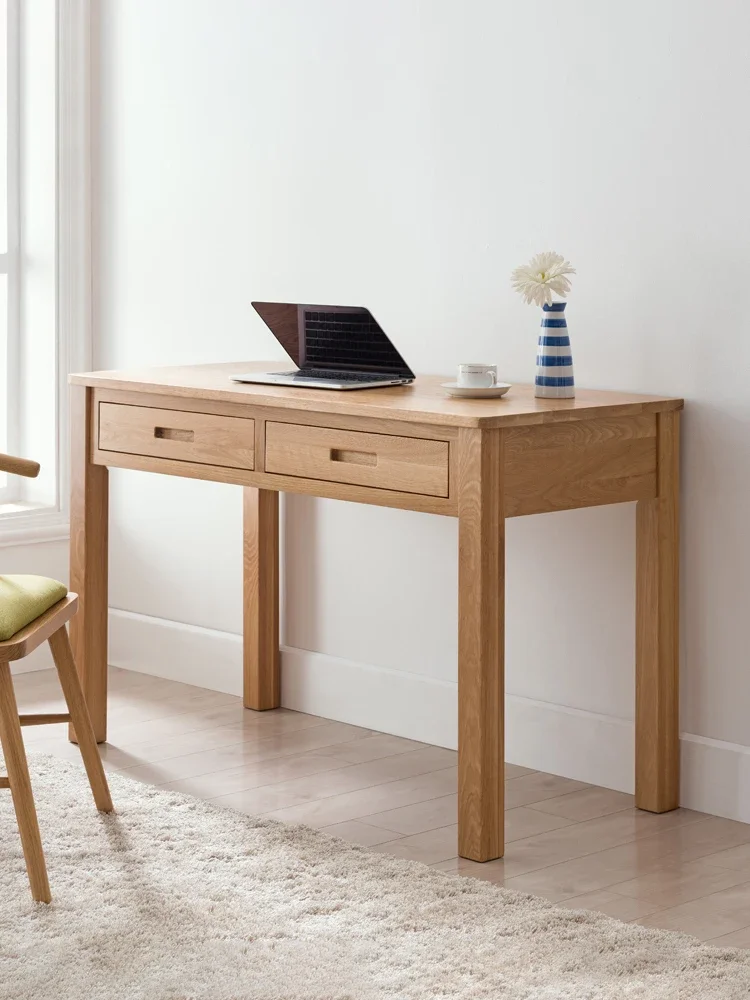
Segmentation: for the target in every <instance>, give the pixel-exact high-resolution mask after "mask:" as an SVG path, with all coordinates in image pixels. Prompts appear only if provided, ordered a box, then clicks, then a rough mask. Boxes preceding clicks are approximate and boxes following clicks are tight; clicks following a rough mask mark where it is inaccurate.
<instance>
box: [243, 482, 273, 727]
mask: <svg viewBox="0 0 750 1000" xmlns="http://www.w3.org/2000/svg"><path fill="white" fill-rule="evenodd" d="M243 508H244V555H243V572H244V629H243V631H244V646H243V650H244V654H243V655H244V703H245V707H246V708H253V709H255V710H256V711H266V710H267V709H270V708H278V707H279V704H280V703H281V683H280V672H279V671H280V667H279V494H278V493H276V492H275V491H273V490H259V489H254V488H252V487H247V488H246V489H245V491H244V503H243Z"/></svg>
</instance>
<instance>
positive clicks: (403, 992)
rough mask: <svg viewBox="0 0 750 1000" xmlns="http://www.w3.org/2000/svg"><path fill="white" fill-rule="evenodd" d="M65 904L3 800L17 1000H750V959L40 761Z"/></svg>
mask: <svg viewBox="0 0 750 1000" xmlns="http://www.w3.org/2000/svg"><path fill="white" fill-rule="evenodd" d="M31 767H32V780H33V782H34V789H35V793H36V799H37V806H38V810H39V816H40V822H41V825H42V836H43V839H44V845H45V849H46V854H47V863H48V867H49V875H50V882H51V885H52V893H53V897H54V899H53V903H52V905H50V906H44V905H40V904H34V903H32V902H31V897H30V896H29V893H28V887H27V883H26V875H25V870H24V866H23V859H22V855H21V851H20V847H19V843H18V837H17V833H16V828H15V821H14V817H13V814H12V808H11V803H10V796H9V794H8V793H3V795H2V798H0V998H2V1000H47V998H50V1000H52V998H54V1000H147V998H148V1000H198V998H200V1000H246V998H247V1000H250V998H252V1000H383V998H398V1000H431V998H451V1000H454V998H455V1000H469V998H471V1000H479V998H482V1000H505V998H512V1000H531V998H533V1000H562V998H564V1000H625V998H627V1000H636V998H637V1000H640V998H648V1000H734V998H739V997H743V998H747V997H748V995H750V956H748V955H747V954H746V953H745V952H742V951H736V950H730V949H716V948H709V947H707V946H705V945H702V944H700V943H699V942H697V941H695V940H694V939H692V938H689V937H686V936H683V935H679V934H673V933H670V932H667V931H658V930H651V929H646V928H642V927H638V926H634V925H629V924H624V923H620V922H619V921H615V920H611V919H609V918H608V917H605V916H600V915H598V914H594V913H585V912H582V911H578V912H574V911H571V910H568V909H563V908H560V907H556V906H553V905H551V904H549V903H547V902H545V901H543V900H541V899H536V898H534V897H532V896H525V895H521V894H519V893H515V892H509V891H507V890H504V889H501V888H499V887H497V886H494V885H491V884H489V883H486V882H482V881H475V880H473V879H468V878H462V877H459V876H455V875H449V874H444V873H442V872H437V871H434V870H432V869H430V868H428V867H426V866H424V865H420V864H416V863H413V862H406V861H400V860H396V859H393V858H389V857H388V856H386V855H383V854H377V853H372V852H368V851H367V850H365V849H361V848H357V847H352V846H350V845H348V844H345V843H343V842H342V841H339V840H335V839H333V838H331V837H327V836H325V835H324V834H321V833H318V832H317V831H315V830H311V829H308V828H306V827H300V826H286V825H283V824H281V823H276V822H268V821H264V820H254V819H251V818H248V817H246V816H244V815H241V814H239V813H234V812H230V811H228V810H224V809H217V808H215V807H213V806H210V805H208V804H206V803H203V802H200V801H198V800H197V799H192V798H188V797H187V796H183V795H179V794H177V793H174V792H167V791H161V790H158V789H156V788H152V787H149V786H147V785H143V784H139V783H137V782H135V781H132V780H129V779H125V778H122V777H120V776H118V775H113V776H111V778H110V782H111V787H112V793H113V797H114V800H115V805H116V808H117V810H118V812H117V815H113V816H111V817H102V816H100V815H99V814H97V812H96V811H95V809H94V807H93V803H92V800H91V796H90V793H89V789H88V786H87V784H86V778H85V775H84V772H83V769H82V768H80V767H79V766H78V765H75V764H70V763H67V762H64V761H61V760H56V759H54V758H51V757H47V756H32V757H31Z"/></svg>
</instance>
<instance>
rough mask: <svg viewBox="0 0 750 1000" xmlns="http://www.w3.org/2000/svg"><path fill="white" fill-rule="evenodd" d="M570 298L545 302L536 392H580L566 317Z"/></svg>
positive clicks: (559, 395) (554, 395)
mask: <svg viewBox="0 0 750 1000" xmlns="http://www.w3.org/2000/svg"><path fill="white" fill-rule="evenodd" d="M567 304H568V303H567V302H553V303H552V304H551V305H544V306H542V330H541V333H540V334H539V346H538V347H537V354H536V379H535V381H534V386H535V392H534V395H535V396H539V397H540V398H542V399H570V398H572V397H573V396H575V394H576V389H575V381H574V379H573V355H572V353H571V350H570V337H568V322H567V320H566V319H565V306H566V305H567Z"/></svg>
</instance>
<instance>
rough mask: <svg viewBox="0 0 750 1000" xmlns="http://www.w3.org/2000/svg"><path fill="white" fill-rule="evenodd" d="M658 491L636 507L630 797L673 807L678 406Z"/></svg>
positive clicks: (665, 442) (676, 783) (661, 435)
mask: <svg viewBox="0 0 750 1000" xmlns="http://www.w3.org/2000/svg"><path fill="white" fill-rule="evenodd" d="M657 419H658V423H657V440H658V496H657V497H656V498H655V499H653V500H641V501H640V502H639V503H638V506H637V508H636V704H635V708H636V712H635V727H636V736H635V782H636V790H635V797H636V805H638V806H639V808H641V809H648V810H650V811H651V812H666V811H668V810H670V809H676V808H677V806H678V805H679V795H680V747H679V429H680V424H679V413H664V414H659V416H658V418H657Z"/></svg>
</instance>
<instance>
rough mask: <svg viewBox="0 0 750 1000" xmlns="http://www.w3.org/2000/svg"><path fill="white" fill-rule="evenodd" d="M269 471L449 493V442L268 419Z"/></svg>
mask: <svg viewBox="0 0 750 1000" xmlns="http://www.w3.org/2000/svg"><path fill="white" fill-rule="evenodd" d="M265 468H266V472H275V473H280V474H281V475H286V476H301V477H303V478H305V479H325V480H327V481H328V482H333V483H351V484H353V485H355V486H374V487H376V488H377V489H382V490H397V491H398V492H400V493H421V494H423V495H425V496H433V497H447V496H448V442H447V441H430V440H427V439H425V438H411V437H393V436H391V435H388V434H369V433H365V432H362V431H347V430H337V429H336V428H333V427H312V426H302V425H301V424H284V423H272V422H271V421H269V422H268V423H267V424H266V466H265Z"/></svg>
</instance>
